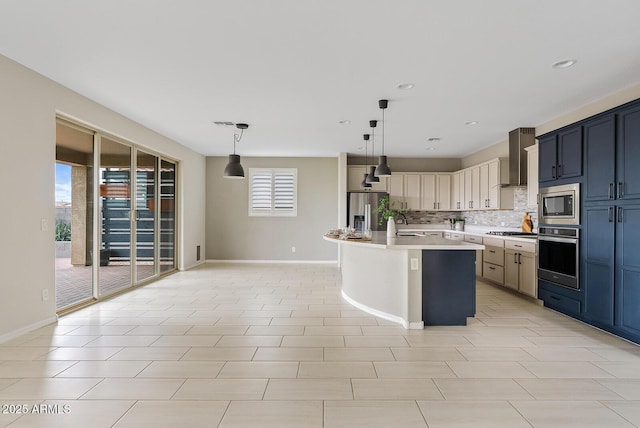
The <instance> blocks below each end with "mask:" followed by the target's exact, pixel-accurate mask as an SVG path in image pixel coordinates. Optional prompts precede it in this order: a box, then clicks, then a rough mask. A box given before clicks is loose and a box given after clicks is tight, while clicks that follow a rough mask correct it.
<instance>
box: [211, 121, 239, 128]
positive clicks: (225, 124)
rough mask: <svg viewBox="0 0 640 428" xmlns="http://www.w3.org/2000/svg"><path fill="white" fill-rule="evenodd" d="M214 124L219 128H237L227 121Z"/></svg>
mask: <svg viewBox="0 0 640 428" xmlns="http://www.w3.org/2000/svg"><path fill="white" fill-rule="evenodd" d="M213 123H214V124H215V125H217V126H225V127H231V126H233V127H235V126H236V124H235V123H233V122H227V121H214V122H213Z"/></svg>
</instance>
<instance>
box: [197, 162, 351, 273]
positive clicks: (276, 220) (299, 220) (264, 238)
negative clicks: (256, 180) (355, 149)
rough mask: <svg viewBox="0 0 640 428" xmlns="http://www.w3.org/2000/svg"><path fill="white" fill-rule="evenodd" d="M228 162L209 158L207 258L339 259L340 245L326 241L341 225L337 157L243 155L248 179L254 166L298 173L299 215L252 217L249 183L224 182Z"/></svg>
mask: <svg viewBox="0 0 640 428" xmlns="http://www.w3.org/2000/svg"><path fill="white" fill-rule="evenodd" d="M226 164H227V158H226V157H208V158H207V198H206V202H207V204H206V205H207V208H206V209H207V214H206V219H207V221H206V223H207V240H206V246H207V252H206V256H207V260H314V261H334V262H335V261H337V254H338V252H337V248H336V247H337V246H336V245H335V244H332V243H329V242H326V241H324V240H323V239H322V235H323V234H324V233H325V232H326V231H327V230H328V229H330V228H334V227H338V226H339V225H338V224H337V221H338V219H337V215H336V214H337V213H338V212H339V209H338V194H339V192H338V177H339V174H338V158H337V157H336V158H267V157H265V158H259V157H244V156H243V157H242V166H243V167H244V171H245V175H246V176H247V177H248V175H249V168H252V167H253V168H297V169H298V215H297V217H249V194H248V180H229V179H225V178H223V176H222V172H223V170H224V167H225V165H226ZM293 246H295V247H296V252H295V253H293V252H292V251H291V247H293Z"/></svg>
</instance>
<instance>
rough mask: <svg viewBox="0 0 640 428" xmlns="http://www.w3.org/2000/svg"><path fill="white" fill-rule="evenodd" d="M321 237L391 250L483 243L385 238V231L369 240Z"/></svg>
mask: <svg viewBox="0 0 640 428" xmlns="http://www.w3.org/2000/svg"><path fill="white" fill-rule="evenodd" d="M403 230H408V229H403ZM423 230H424V229H423ZM323 238H324V239H325V240H326V241H330V242H335V243H338V244H344V245H354V246H362V247H369V248H382V249H391V250H457V251H461V250H484V245H480V244H474V243H472V242H465V241H454V240H451V239H445V238H440V237H434V236H399V237H395V238H387V234H386V232H373V236H372V238H371V240H370V241H365V240H358V239H356V240H342V239H336V238H329V237H326V236H324V237H323Z"/></svg>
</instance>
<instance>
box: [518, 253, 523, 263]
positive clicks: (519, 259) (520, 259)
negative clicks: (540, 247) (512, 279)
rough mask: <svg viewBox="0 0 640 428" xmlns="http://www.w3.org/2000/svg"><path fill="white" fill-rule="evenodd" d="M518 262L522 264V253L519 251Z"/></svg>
mask: <svg viewBox="0 0 640 428" xmlns="http://www.w3.org/2000/svg"><path fill="white" fill-rule="evenodd" d="M518 264H519V265H521V264H522V254H521V253H518Z"/></svg>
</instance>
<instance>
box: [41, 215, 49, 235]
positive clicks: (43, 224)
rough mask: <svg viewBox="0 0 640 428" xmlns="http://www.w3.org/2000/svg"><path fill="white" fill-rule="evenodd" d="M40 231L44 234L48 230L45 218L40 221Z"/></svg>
mask: <svg viewBox="0 0 640 428" xmlns="http://www.w3.org/2000/svg"><path fill="white" fill-rule="evenodd" d="M40 230H41V231H43V232H46V231H48V230H49V224H48V223H47V219H46V218H42V219H40Z"/></svg>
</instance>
